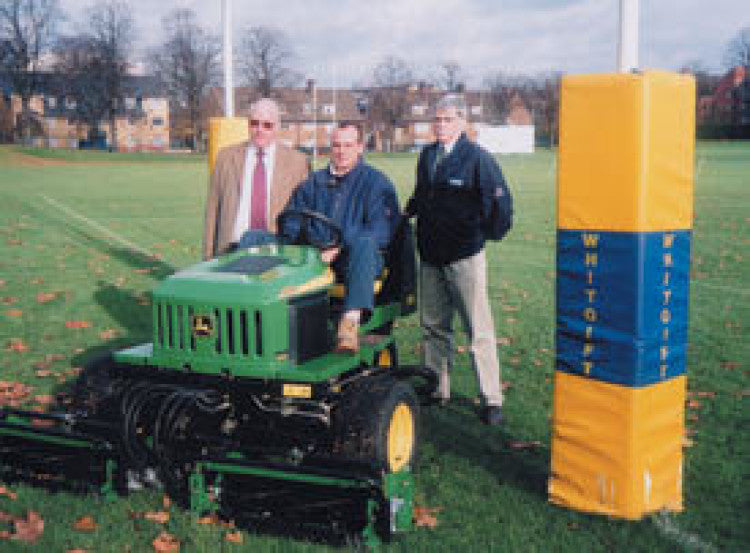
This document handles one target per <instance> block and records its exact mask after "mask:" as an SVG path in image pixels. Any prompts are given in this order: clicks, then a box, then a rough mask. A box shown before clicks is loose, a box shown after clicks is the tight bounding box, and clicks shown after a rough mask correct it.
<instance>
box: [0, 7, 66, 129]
mask: <svg viewBox="0 0 750 553" xmlns="http://www.w3.org/2000/svg"><path fill="white" fill-rule="evenodd" d="M59 19H60V8H59V4H58V0H0V44H1V45H2V46H1V47H0V51H1V54H0V64H1V65H0V71H2V72H3V73H5V74H6V75H7V76H8V78H9V80H10V83H11V86H12V87H13V92H14V93H15V94H17V95H18V96H19V97H20V98H21V121H20V129H19V130H20V132H21V133H22V134H23V136H24V137H26V138H28V134H29V129H30V127H29V124H28V123H29V116H30V113H29V102H30V100H31V97H32V96H33V95H34V94H35V93H36V92H37V89H38V87H39V72H40V70H41V61H42V56H43V55H44V53H45V52H47V50H48V49H49V47H50V45H51V43H52V41H53V39H54V36H55V31H56V23H57V21H58V20H59Z"/></svg>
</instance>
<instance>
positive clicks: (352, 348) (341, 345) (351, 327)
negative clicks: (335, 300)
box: [334, 317, 359, 353]
mask: <svg viewBox="0 0 750 553" xmlns="http://www.w3.org/2000/svg"><path fill="white" fill-rule="evenodd" d="M358 351H359V323H358V322H357V321H352V320H351V319H347V318H346V317H341V320H340V321H339V332H338V343H337V345H336V349H335V350H334V353H357V352H358Z"/></svg>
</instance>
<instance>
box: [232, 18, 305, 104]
mask: <svg viewBox="0 0 750 553" xmlns="http://www.w3.org/2000/svg"><path fill="white" fill-rule="evenodd" d="M295 57H296V56H295V54H294V50H293V49H292V47H291V46H290V44H289V38H288V37H287V35H286V33H284V32H283V31H281V30H280V29H276V28H274V27H265V26H257V27H250V28H248V29H247V30H246V31H245V32H244V33H243V37H242V41H241V43H240V48H239V57H238V63H237V65H238V69H239V73H240V75H241V76H242V78H243V80H244V82H245V83H246V84H247V85H249V86H251V87H253V88H255V89H256V90H257V91H258V93H259V94H260V95H261V96H264V97H269V96H270V95H271V91H272V90H273V89H274V88H278V87H282V86H295V85H297V84H299V83H300V82H301V81H302V75H301V74H300V73H298V72H297V71H295V70H294V69H292V67H291V65H292V62H293V61H294V59H295Z"/></svg>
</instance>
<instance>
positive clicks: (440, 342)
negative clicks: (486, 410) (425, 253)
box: [419, 249, 503, 406]
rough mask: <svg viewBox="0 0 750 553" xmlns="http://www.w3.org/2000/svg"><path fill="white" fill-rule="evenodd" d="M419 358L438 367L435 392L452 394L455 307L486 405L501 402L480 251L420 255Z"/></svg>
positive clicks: (481, 252)
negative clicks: (435, 260) (451, 257)
mask: <svg viewBox="0 0 750 553" xmlns="http://www.w3.org/2000/svg"><path fill="white" fill-rule="evenodd" d="M419 277H420V279H419V281H420V302H419V305H420V318H421V324H422V332H423V336H424V350H423V363H424V365H425V366H426V367H429V368H431V369H432V370H434V371H435V372H437V373H438V376H439V382H440V385H439V388H438V395H439V396H440V397H441V398H444V399H447V398H449V397H450V370H451V368H452V367H453V349H454V348H453V314H454V313H455V311H458V314H459V316H460V317H461V320H462V321H463V324H464V328H465V329H466V333H467V334H468V336H469V341H470V343H471V348H470V352H471V362H472V365H473V367H474V370H475V371H476V374H477V378H478V380H479V389H480V391H481V393H482V398H483V401H484V404H485V405H491V406H500V405H502V403H503V394H502V389H501V386H500V364H499V363H498V359H497V342H496V340H495V325H494V323H493V321H492V311H491V310H490V302H489V297H488V296H487V258H486V257H485V253H484V249H482V250H481V251H480V252H479V253H477V254H475V255H473V256H471V257H467V258H466V259H461V260H459V261H455V262H453V263H450V264H449V265H445V266H435V265H430V264H429V263H425V262H424V261H422V263H421V265H420V272H419Z"/></svg>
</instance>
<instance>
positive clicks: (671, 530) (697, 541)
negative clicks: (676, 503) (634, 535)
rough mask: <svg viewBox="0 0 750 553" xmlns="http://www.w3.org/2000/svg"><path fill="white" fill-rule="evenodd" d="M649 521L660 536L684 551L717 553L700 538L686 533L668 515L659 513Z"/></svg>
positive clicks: (715, 549)
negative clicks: (679, 546)
mask: <svg viewBox="0 0 750 553" xmlns="http://www.w3.org/2000/svg"><path fill="white" fill-rule="evenodd" d="M651 521H652V522H653V523H654V526H656V529H657V530H659V532H660V533H661V535H662V536H664V537H666V538H668V539H670V540H672V541H673V542H674V543H676V544H678V545H681V546H682V547H683V548H684V549H685V550H686V551H700V553H718V551H719V550H718V549H717V548H716V547H714V546H713V545H711V544H710V543H706V542H704V541H703V540H702V539H701V538H700V536H696V535H695V534H691V533H690V532H686V531H685V530H683V529H682V528H680V527H679V526H677V523H676V522H675V521H674V518H672V517H671V516H670V515H669V514H668V513H659V514H656V515H653V516H652V517H651Z"/></svg>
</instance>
